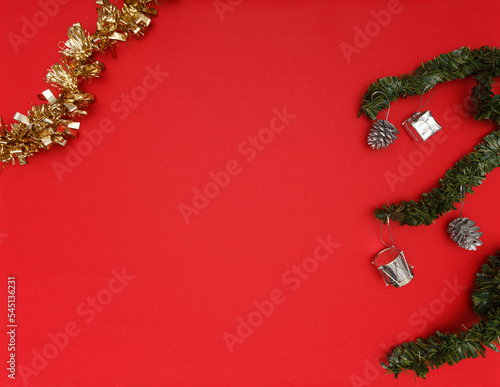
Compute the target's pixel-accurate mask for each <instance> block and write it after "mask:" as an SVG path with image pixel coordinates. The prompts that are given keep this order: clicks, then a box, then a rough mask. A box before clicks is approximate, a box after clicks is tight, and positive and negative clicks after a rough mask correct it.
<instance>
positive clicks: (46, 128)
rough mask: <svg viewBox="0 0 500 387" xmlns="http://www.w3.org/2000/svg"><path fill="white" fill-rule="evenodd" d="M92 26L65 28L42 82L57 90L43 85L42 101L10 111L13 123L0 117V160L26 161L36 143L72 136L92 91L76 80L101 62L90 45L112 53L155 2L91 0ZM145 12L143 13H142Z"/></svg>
mask: <svg viewBox="0 0 500 387" xmlns="http://www.w3.org/2000/svg"><path fill="white" fill-rule="evenodd" d="M96 3H97V5H98V8H97V14H98V18H97V28H96V32H95V33H93V34H92V35H89V33H88V31H86V30H84V29H83V28H82V26H81V25H80V23H77V24H74V25H72V26H71V27H70V28H69V29H68V40H67V41H66V42H65V43H63V44H62V47H61V51H60V53H61V63H59V62H58V63H56V64H54V65H53V66H52V67H51V68H50V70H49V72H48V73H47V76H46V77H45V82H47V83H49V84H50V85H52V86H54V87H56V88H57V89H59V90H60V93H59V96H58V97H56V96H55V95H54V93H53V92H52V91H51V90H50V89H47V90H45V91H44V92H42V95H40V96H39V97H40V99H46V100H47V102H46V103H43V104H40V105H35V106H33V107H32V108H31V109H30V110H29V111H28V113H27V114H26V115H24V114H21V113H16V114H15V115H14V119H15V120H16V121H17V123H14V124H11V125H10V127H11V128H10V130H8V129H7V127H6V125H5V124H4V122H3V120H2V117H0V160H1V163H2V165H4V164H7V163H12V164H15V162H16V160H17V161H19V164H21V165H24V164H26V163H27V158H28V157H30V156H32V155H33V154H35V153H36V152H38V151H39V150H40V149H50V147H51V146H52V145H53V144H59V145H62V146H64V145H66V141H67V138H70V137H75V136H76V135H77V133H78V130H79V128H80V122H77V121H75V119H77V118H78V117H82V116H85V115H86V114H87V111H86V109H87V108H88V106H89V105H90V103H92V102H93V101H94V96H93V95H92V94H90V93H84V92H83V91H82V90H81V89H80V86H79V85H80V84H81V83H82V81H85V80H90V79H92V78H96V77H98V76H99V74H100V72H101V71H102V70H104V65H103V64H102V63H100V62H98V61H96V60H95V59H94V58H93V54H94V51H99V52H105V51H106V50H107V49H108V48H109V49H110V50H111V52H112V54H113V56H114V45H115V44H116V43H117V42H126V41H127V39H128V38H129V37H137V38H139V37H141V36H143V35H144V33H145V32H146V30H147V29H148V28H149V24H150V22H151V19H150V18H151V17H154V16H156V13H157V10H156V8H152V7H151V6H150V5H151V4H152V3H156V4H157V2H156V1H151V0H123V3H124V4H123V6H122V8H121V9H118V8H117V7H116V6H115V5H113V4H111V3H110V2H109V1H108V0H97V1H96ZM146 15H147V16H146Z"/></svg>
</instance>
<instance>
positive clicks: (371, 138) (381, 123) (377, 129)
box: [368, 120, 399, 149]
mask: <svg viewBox="0 0 500 387" xmlns="http://www.w3.org/2000/svg"><path fill="white" fill-rule="evenodd" d="M396 134H399V131H398V129H397V128H396V127H395V126H394V125H393V124H391V123H390V122H389V121H386V120H375V121H373V125H372V127H371V129H370V133H369V134H368V145H369V146H370V147H371V148H372V149H384V148H387V147H388V146H389V145H391V144H392V143H393V142H394V141H396V140H397V139H398V136H396Z"/></svg>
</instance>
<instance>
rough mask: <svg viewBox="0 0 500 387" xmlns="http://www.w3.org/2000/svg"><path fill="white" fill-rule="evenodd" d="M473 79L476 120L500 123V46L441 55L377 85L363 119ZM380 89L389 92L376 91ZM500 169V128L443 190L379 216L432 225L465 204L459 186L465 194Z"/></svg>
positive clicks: (448, 177)
mask: <svg viewBox="0 0 500 387" xmlns="http://www.w3.org/2000/svg"><path fill="white" fill-rule="evenodd" d="M467 76H472V77H473V78H474V80H475V82H476V84H475V85H474V87H473V88H472V92H471V96H470V97H471V100H472V102H473V104H474V107H475V115H474V118H475V119H476V120H488V121H493V122H496V123H497V125H500V95H498V94H497V95H495V94H494V93H493V90H492V85H493V82H494V81H495V79H496V78H498V77H499V76H500V49H499V47H489V46H484V47H481V48H479V49H470V48H467V47H461V48H459V49H457V50H454V51H452V52H449V53H446V54H441V55H439V56H438V57H437V58H434V59H433V60H430V61H427V62H425V63H423V64H422V65H421V66H420V67H418V68H417V69H416V70H415V71H413V72H412V73H410V74H403V75H401V76H399V77H386V78H381V79H379V80H377V81H376V82H374V83H372V84H371V85H370V87H369V88H368V91H367V92H366V93H365V95H364V96H363V99H362V103H361V109H360V111H359V114H358V117H359V116H360V115H361V114H362V113H363V114H365V115H366V116H368V117H369V118H371V119H375V118H376V117H377V114H378V113H379V112H380V111H381V110H384V109H387V108H388V107H389V103H390V102H392V101H396V100H397V99H399V98H400V97H403V98H406V97H407V96H411V95H416V94H420V95H421V94H423V93H424V92H427V91H430V90H431V89H432V88H434V86H436V85H437V84H438V83H444V82H447V81H452V80H456V79H463V78H465V77H467ZM376 91H380V92H382V93H384V94H385V95H386V96H387V98H386V97H385V96H384V94H382V93H377V94H376V95H375V96H373V101H372V95H373V93H375V92H376ZM499 166H500V130H498V129H497V130H495V131H493V132H491V133H489V134H488V135H486V136H485V137H484V138H483V140H482V141H481V142H480V143H479V144H478V145H476V146H475V147H474V151H473V152H471V153H469V154H468V155H464V156H463V157H462V158H461V159H460V160H459V161H458V162H457V163H456V164H455V165H454V166H453V167H451V168H450V169H449V170H448V171H447V172H446V173H445V175H444V177H443V178H441V179H440V180H439V186H438V187H437V188H434V189H433V190H431V191H429V192H427V193H424V194H423V195H422V197H421V199H420V200H419V201H414V200H410V201H401V202H400V203H397V204H389V203H388V204H387V205H383V206H382V207H381V208H377V209H376V210H375V212H374V214H375V217H376V218H377V219H378V220H379V221H381V222H382V223H385V222H386V221H387V215H388V216H389V217H390V219H392V220H394V221H396V222H399V224H401V225H405V224H406V225H410V226H418V225H422V224H425V225H429V224H431V223H432V222H433V221H434V220H435V219H438V218H439V217H440V216H442V215H444V214H446V213H448V212H450V211H451V210H456V207H455V206H454V203H458V202H460V199H461V197H460V186H464V187H465V190H466V193H473V192H474V191H473V190H472V188H474V187H477V186H479V185H481V184H482V182H483V181H484V179H485V178H486V175H487V174H488V173H489V172H491V171H492V170H493V169H495V168H497V167H499Z"/></svg>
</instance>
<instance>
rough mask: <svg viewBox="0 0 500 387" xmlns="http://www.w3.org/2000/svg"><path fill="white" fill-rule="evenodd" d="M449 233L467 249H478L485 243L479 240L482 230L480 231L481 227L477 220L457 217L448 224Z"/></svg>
mask: <svg viewBox="0 0 500 387" xmlns="http://www.w3.org/2000/svg"><path fill="white" fill-rule="evenodd" d="M447 231H448V233H449V234H450V238H451V239H453V241H454V242H455V243H456V244H457V245H459V246H460V247H462V248H463V249H466V250H476V249H477V248H478V247H479V246H481V245H482V244H483V242H481V241H480V240H479V238H481V235H483V233H482V232H479V227H478V226H476V222H474V221H473V220H470V219H469V218H457V219H455V220H453V221H452V222H451V223H450V224H449V225H448V230H447Z"/></svg>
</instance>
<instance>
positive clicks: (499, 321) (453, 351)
mask: <svg viewBox="0 0 500 387" xmlns="http://www.w3.org/2000/svg"><path fill="white" fill-rule="evenodd" d="M472 302H473V306H474V312H475V313H476V314H477V315H479V319H480V320H479V322H478V323H476V324H473V325H472V326H471V327H470V328H469V329H466V330H464V331H459V332H458V333H441V332H439V331H437V332H436V333H435V334H433V335H432V336H430V337H429V338H427V339H420V338H419V339H417V340H415V341H412V342H407V343H404V344H402V345H400V346H399V347H396V348H395V349H394V350H393V351H392V352H391V353H390V354H389V355H388V356H387V363H382V367H384V368H385V369H386V370H387V374H392V375H393V376H394V377H395V378H397V377H398V376H399V374H401V373H403V372H404V373H407V372H408V371H413V372H414V373H415V376H418V377H420V378H423V379H425V378H426V376H427V374H428V373H429V371H430V370H431V369H434V368H439V367H441V366H443V365H444V364H448V365H453V364H456V363H458V362H459V361H461V360H463V359H468V358H476V357H479V356H482V357H485V355H486V351H487V349H488V348H489V349H492V350H494V351H496V352H498V345H500V250H499V251H497V253H496V256H495V255H491V256H490V257H489V262H487V263H485V264H484V265H483V266H482V268H481V270H480V271H479V273H477V275H476V282H475V289H474V291H473V293H472Z"/></svg>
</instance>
